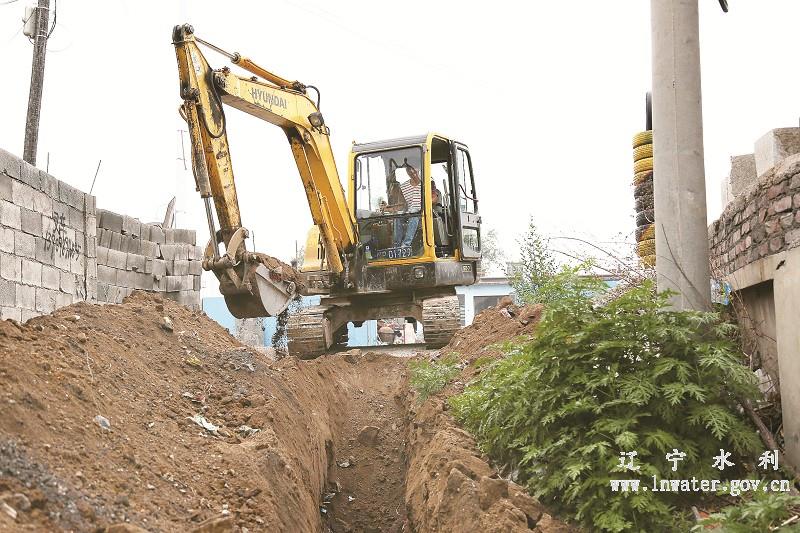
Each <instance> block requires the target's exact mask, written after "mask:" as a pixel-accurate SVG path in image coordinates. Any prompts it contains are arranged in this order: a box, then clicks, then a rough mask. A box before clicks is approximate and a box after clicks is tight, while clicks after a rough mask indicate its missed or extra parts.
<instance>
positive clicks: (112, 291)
mask: <svg viewBox="0 0 800 533" xmlns="http://www.w3.org/2000/svg"><path fill="white" fill-rule="evenodd" d="M106 301H107V302H108V303H111V304H116V303H119V302H120V301H122V298H121V296H120V288H119V287H117V286H116V285H109V287H108V296H107V298H106Z"/></svg>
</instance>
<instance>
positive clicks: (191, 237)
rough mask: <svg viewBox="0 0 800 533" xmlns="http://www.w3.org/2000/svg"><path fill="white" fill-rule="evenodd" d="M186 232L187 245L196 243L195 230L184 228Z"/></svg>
mask: <svg viewBox="0 0 800 533" xmlns="http://www.w3.org/2000/svg"><path fill="white" fill-rule="evenodd" d="M184 231H185V232H186V236H185V239H186V240H185V241H184V242H185V243H186V244H188V245H189V246H195V245H196V244H197V232H196V231H195V230H193V229H187V230H184Z"/></svg>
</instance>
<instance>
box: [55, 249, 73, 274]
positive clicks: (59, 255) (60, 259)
mask: <svg viewBox="0 0 800 533" xmlns="http://www.w3.org/2000/svg"><path fill="white" fill-rule="evenodd" d="M50 249H51V250H53V248H50ZM53 259H54V261H53V264H54V265H55V266H56V267H57V268H59V269H61V270H66V271H69V270H71V269H72V261H71V260H70V257H69V256H68V255H67V254H66V253H63V252H62V251H59V250H54V252H53Z"/></svg>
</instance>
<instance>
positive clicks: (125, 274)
mask: <svg viewBox="0 0 800 533" xmlns="http://www.w3.org/2000/svg"><path fill="white" fill-rule="evenodd" d="M117 285H118V286H119V287H124V288H128V287H130V288H136V272H133V271H132V270H130V271H129V270H119V271H117Z"/></svg>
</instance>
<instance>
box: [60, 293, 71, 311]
mask: <svg viewBox="0 0 800 533" xmlns="http://www.w3.org/2000/svg"><path fill="white" fill-rule="evenodd" d="M73 303H75V297H74V296H73V295H71V294H65V293H63V292H57V293H56V309H61V308H62V307H66V306H68V305H72V304H73Z"/></svg>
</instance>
